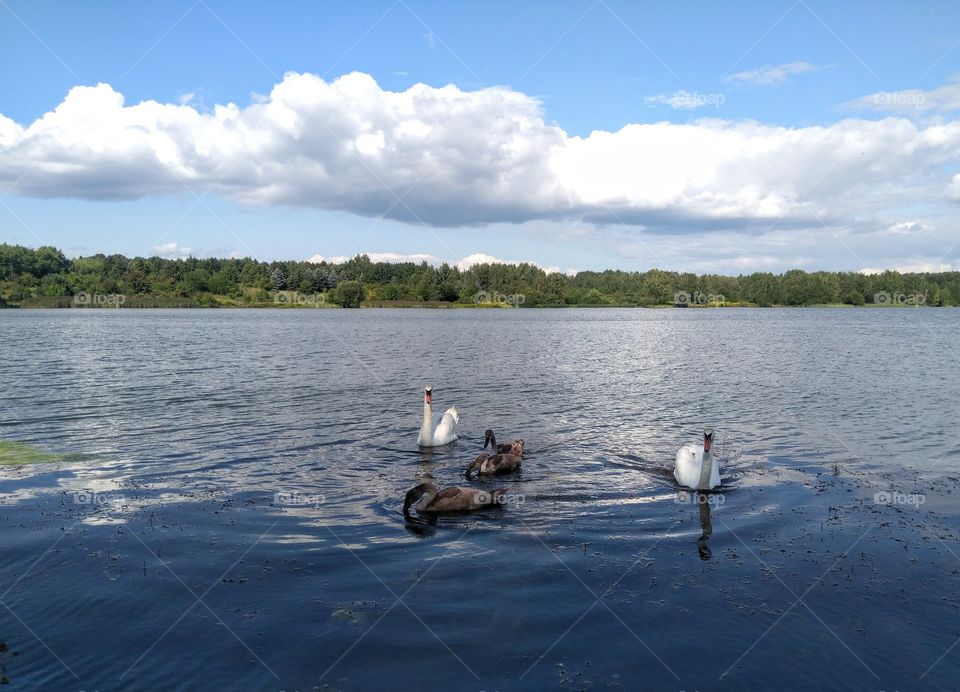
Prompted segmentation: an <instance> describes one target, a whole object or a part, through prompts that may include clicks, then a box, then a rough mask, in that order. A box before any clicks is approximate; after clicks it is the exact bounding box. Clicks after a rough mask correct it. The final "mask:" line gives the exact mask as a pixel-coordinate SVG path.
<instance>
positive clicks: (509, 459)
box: [463, 443, 523, 478]
mask: <svg viewBox="0 0 960 692" xmlns="http://www.w3.org/2000/svg"><path fill="white" fill-rule="evenodd" d="M521 463H523V443H521V444H520V454H494V455H493V456H489V455H487V454H481V455H480V456H478V457H477V458H476V459H474V461H473V463H472V464H470V466H468V467H467V472H466V473H465V474H463V475H464V476H466V477H467V478H470V474H472V473H474V472H476V474H477V475H478V476H499V475H501V474H504V473H511V472H512V471H516V470H517V469H518V468H520V464H521Z"/></svg>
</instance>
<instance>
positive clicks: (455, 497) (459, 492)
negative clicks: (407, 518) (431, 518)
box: [403, 483, 507, 515]
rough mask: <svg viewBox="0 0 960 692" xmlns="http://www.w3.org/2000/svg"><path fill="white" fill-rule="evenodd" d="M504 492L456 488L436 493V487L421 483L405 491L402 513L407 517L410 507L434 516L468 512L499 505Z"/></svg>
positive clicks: (502, 489) (499, 490) (500, 490)
mask: <svg viewBox="0 0 960 692" xmlns="http://www.w3.org/2000/svg"><path fill="white" fill-rule="evenodd" d="M506 492H507V491H506V489H505V488H497V489H496V490H493V491H490V490H478V489H476V488H457V487H453V488H444V489H443V490H440V491H437V486H435V485H434V484H433V483H421V484H420V485H418V486H416V487H414V488H410V490H408V491H407V496H406V497H405V498H404V499H403V513H404V514H405V515H409V514H410V507H413V508H414V509H416V510H417V511H418V512H428V513H434V514H440V513H444V512H470V511H472V510H475V509H483V508H485V507H494V506H496V505H499V504H500V503H501V502H502V500H503V496H504V495H505V494H506Z"/></svg>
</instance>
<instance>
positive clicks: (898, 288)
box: [0, 244, 960, 307]
mask: <svg viewBox="0 0 960 692" xmlns="http://www.w3.org/2000/svg"><path fill="white" fill-rule="evenodd" d="M78 295H88V296H89V295H93V296H102V295H122V296H124V297H125V299H126V300H125V301H124V304H125V306H135V305H144V306H146V305H159V306H162V305H198V306H204V305H209V306H214V305H267V304H304V303H307V304H318V305H320V304H335V305H340V306H345V307H357V306H359V305H360V304H361V303H364V302H365V303H367V304H371V305H390V304H397V305H402V304H408V305H409V304H421V303H430V304H440V305H442V304H451V305H456V304H461V305H474V304H484V305H497V304H502V305H513V306H522V307H536V306H566V305H590V306H602V305H624V306H653V305H675V304H679V305H693V306H696V305H720V304H723V305H757V306H776V305H785V306H792V305H796V306H802V305H823V304H848V305H865V304H885V305H926V306H953V305H960V272H938V273H923V274H920V273H909V274H903V273H898V272H894V271H887V272H883V273H880V274H872V275H865V274H860V273H857V272H822V271H819V272H805V271H802V270H798V269H797V270H790V271H788V272H785V273H783V274H772V273H768V272H758V273H754V274H748V275H740V276H721V275H716V274H700V275H697V274H691V273H681V272H670V271H663V270H660V269H651V270H649V271H646V272H636V271H621V270H606V271H601V272H596V271H583V272H579V273H577V274H575V275H572V276H568V275H566V274H559V273H547V272H545V271H544V270H542V269H540V268H539V267H536V266H533V265H530V264H519V265H511V264H478V265H474V266H472V267H470V268H469V269H466V270H461V269H459V268H457V267H454V266H450V265H448V264H442V265H440V266H432V265H429V264H427V263H426V262H423V263H419V264H418V263H415V262H402V263H397V264H393V263H385V262H372V261H371V260H370V258H369V257H368V256H366V255H357V256H356V257H354V258H353V259H351V260H349V261H347V262H343V263H341V264H329V263H326V262H323V263H319V264H317V263H311V262H304V261H283V262H264V261H260V260H255V259H251V258H244V259H219V258H204V259H200V258H195V257H189V258H184V259H164V258H161V257H147V258H145V257H133V258H128V257H124V256H123V255H103V254H97V255H93V256H90V257H78V258H76V259H69V258H67V257H66V256H64V254H63V252H61V251H60V250H58V249H57V248H54V247H50V246H44V247H39V248H36V249H31V248H28V247H23V246H19V245H8V244H0V304H4V305H8V306H10V305H33V304H69V303H70V302H71V300H70V299H71V298H72V297H76V296H78ZM304 297H310V298H311V300H312V302H311V300H307V299H305V298H304ZM45 301H46V302H45ZM58 301H59V302H58Z"/></svg>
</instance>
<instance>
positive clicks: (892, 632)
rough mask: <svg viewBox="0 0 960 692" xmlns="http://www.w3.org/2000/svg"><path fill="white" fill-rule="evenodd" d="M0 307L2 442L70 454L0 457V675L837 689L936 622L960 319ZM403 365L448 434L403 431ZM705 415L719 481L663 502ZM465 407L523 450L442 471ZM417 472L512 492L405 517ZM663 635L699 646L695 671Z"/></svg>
mask: <svg viewBox="0 0 960 692" xmlns="http://www.w3.org/2000/svg"><path fill="white" fill-rule="evenodd" d="M0 328H2V329H3V335H4V336H3V339H2V340H0V392H2V393H3V399H2V400H0V403H2V405H0V438H2V439H3V440H7V441H13V440H16V441H18V442H21V443H24V444H28V445H31V449H36V450H39V451H40V452H43V453H45V454H49V455H65V456H62V457H59V456H58V457H57V459H58V461H56V462H55V463H52V464H43V465H36V464H28V465H24V466H16V467H3V468H0V528H2V530H3V532H4V533H3V535H4V537H5V546H4V551H5V552H4V564H3V565H0V587H2V589H3V590H7V589H9V593H8V595H7V596H5V597H4V598H3V600H4V603H6V604H8V605H9V607H10V608H11V609H12V610H13V611H14V612H15V613H16V614H17V616H18V617H19V618H22V620H23V622H24V623H27V625H29V628H30V629H29V630H28V629H26V628H25V627H24V625H21V624H20V622H19V621H18V620H17V619H15V618H12V616H10V617H7V616H8V615H9V613H4V612H0V625H2V627H3V631H2V633H3V634H4V637H3V639H4V640H5V641H8V642H10V641H13V636H14V635H16V637H17V639H16V641H17V646H16V649H17V651H18V652H20V653H19V655H18V656H17V657H15V658H13V657H11V656H7V657H6V658H3V657H2V654H0V665H3V666H6V668H7V671H8V672H7V674H9V675H10V678H11V680H14V681H15V682H20V683H22V684H23V685H24V686H25V687H32V688H63V687H84V688H91V689H92V688H104V689H113V688H117V687H121V686H124V687H132V688H138V689H144V688H145V689H155V688H159V687H164V686H169V683H170V681H171V680H176V681H177V682H178V683H179V684H180V685H182V686H184V687H196V686H199V685H201V684H202V685H206V686H210V685H211V684H212V685H213V686H217V687H229V686H239V685H245V686H253V687H256V688H268V689H281V688H287V689H295V688H307V687H314V686H323V685H329V686H330V687H332V688H336V689H364V688H370V687H391V686H395V685H396V684H397V682H396V681H397V680H403V681H404V684H405V686H410V687H418V686H424V685H426V684H431V683H432V682H435V681H436V680H447V679H456V680H461V679H462V680H466V681H467V682H468V684H467V686H468V687H469V686H476V687H484V688H489V689H494V688H497V689H531V688H537V689H542V688H549V687H552V686H556V684H557V679H556V677H557V676H556V670H557V668H556V666H557V665H560V664H562V665H563V667H564V668H563V669H564V671H565V675H566V676H567V677H568V678H570V679H575V680H577V681H578V684H579V685H580V686H582V687H595V688H600V687H606V686H615V685H622V686H630V687H632V688H636V687H638V686H643V687H645V688H655V689H662V688H669V689H676V688H678V687H686V688H698V689H712V688H730V687H740V688H747V687H769V686H771V685H775V684H776V683H775V682H771V681H775V680H778V679H779V678H776V677H774V676H775V675H782V673H783V666H784V665H785V664H784V660H785V658H784V656H783V655H782V654H783V652H785V651H786V652H790V657H789V660H791V661H796V664H795V665H792V666H791V668H790V670H789V671H788V672H789V674H790V676H791V677H790V679H791V681H792V683H793V684H795V685H796V686H798V687H813V686H816V685H818V684H820V677H819V672H818V671H819V670H821V669H823V668H824V667H829V668H830V670H831V671H834V682H835V683H836V685H837V686H838V687H845V688H851V689H856V688H859V687H861V686H862V683H863V681H864V679H866V680H868V681H869V682H870V684H871V685H873V686H874V687H880V686H887V687H900V688H913V687H916V686H917V679H918V678H919V676H920V675H921V674H922V673H923V672H924V671H923V670H919V671H918V670H914V669H913V668H916V667H923V668H925V667H926V666H929V665H930V664H932V663H933V662H934V661H935V660H936V659H937V657H938V656H940V655H941V654H943V652H944V651H945V650H946V649H947V647H948V646H949V645H950V643H951V642H952V641H953V640H954V639H955V638H956V637H957V636H960V631H957V632H954V631H953V629H952V628H951V627H952V626H950V625H949V624H948V625H947V626H946V627H945V628H944V627H938V626H933V624H932V623H934V622H936V621H937V620H938V619H939V620H942V618H935V617H934V616H933V615H931V609H932V608H933V607H934V605H933V604H937V607H945V606H941V605H940V604H943V603H948V604H949V603H956V602H958V601H960V594H958V593H957V590H958V584H957V580H956V579H954V577H953V576H950V575H953V574H954V570H955V568H956V565H955V563H954V560H953V558H952V556H950V554H949V552H946V551H945V550H944V548H943V546H942V545H941V544H940V541H943V542H950V541H954V540H956V535H957V534H956V528H957V527H956V518H955V517H954V516H952V515H951V514H949V513H951V512H956V507H955V503H953V502H952V501H951V499H952V497H953V496H954V494H955V493H956V492H957V491H958V488H957V487H956V485H957V482H956V481H955V480H951V478H954V479H955V478H956V477H957V475H958V471H960V450H958V448H957V447H956V446H955V440H954V439H953V437H954V436H953V433H952V429H953V421H954V419H955V414H956V401H955V396H956V388H957V383H956V378H955V376H954V375H953V371H952V370H949V369H947V368H945V367H944V363H945V362H949V361H947V358H948V356H945V355H944V354H949V353H951V352H952V351H951V349H953V348H954V347H955V344H956V343H957V342H958V337H960V311H953V310H850V311H841V310H686V311H672V310H495V311H466V310H464V311H420V310H406V311H376V310H365V311H334V310H330V311H273V310H262V311H260V310H258V311H187V310H183V311H167V310H156V311H154V310H151V311H111V312H106V311H2V312H0ZM490 334H509V342H508V346H506V347H505V346H503V344H502V343H495V344H491V343H490V340H489V339H488V338H486V337H487V336H488V335H490ZM852 335H855V338H853V336H852ZM918 338H920V339H922V343H923V348H920V349H918V348H917V347H916V344H917V339H918ZM427 382H430V383H432V384H434V385H435V387H436V394H435V399H434V406H435V408H437V409H438V410H443V409H446V408H447V407H448V406H449V405H451V404H456V405H457V407H458V409H459V410H460V411H461V413H462V420H461V424H460V426H459V429H458V433H459V435H460V438H461V439H460V440H459V441H458V442H455V443H453V444H451V445H448V446H446V447H439V448H433V449H423V450H421V449H418V448H417V446H416V437H417V431H418V429H419V425H420V416H421V414H422V403H421V401H422V398H421V397H422V387H423V385H424V384H425V383H427ZM705 427H713V428H714V429H715V430H716V431H717V432H716V440H715V449H717V450H718V457H719V459H720V463H721V468H722V476H723V488H722V489H721V490H722V491H723V492H722V493H719V494H714V493H711V494H709V495H706V496H705V497H706V498H707V500H708V501H707V502H698V503H697V504H696V506H694V504H693V503H681V502H678V501H677V488H676V486H675V484H674V482H673V479H672V470H673V469H672V464H673V459H674V455H675V452H676V449H677V448H678V447H679V446H680V445H681V444H683V443H686V442H696V441H697V439H698V437H699V435H700V433H701V431H702V430H703V429H704V428H705ZM487 428H493V429H494V430H496V431H498V433H499V434H500V436H501V437H502V438H503V440H512V439H516V438H523V439H524V440H525V442H526V447H525V454H524V460H523V470H522V472H518V473H515V474H511V475H509V476H503V477H499V478H497V479H492V480H479V481H464V479H463V471H464V469H465V468H466V467H467V465H468V464H469V462H470V461H472V460H473V459H474V458H475V457H476V455H477V454H478V453H479V452H480V451H482V446H483V439H484V431H485V430H486V429H487ZM934 462H935V463H934ZM425 481H430V482H433V483H436V484H437V485H439V486H441V487H443V486H448V485H452V484H466V483H471V484H476V485H478V486H480V487H487V488H491V489H492V488H494V487H504V488H506V489H507V491H508V492H509V493H510V494H511V495H514V496H517V497H522V498H523V502H517V503H512V504H510V505H509V506H506V507H502V508H498V509H495V510H491V511H485V512H477V513H472V514H465V515H457V516H441V517H413V518H405V517H404V516H403V514H402V512H401V506H402V503H403V497H404V494H405V493H406V491H407V490H408V489H409V488H411V487H413V486H414V485H417V484H418V483H421V482H425ZM878 491H884V492H887V493H888V494H889V496H890V497H898V495H894V494H893V492H894V491H899V492H900V493H901V495H902V496H905V497H913V496H916V494H917V493H921V494H925V497H926V501H925V502H924V503H923V505H922V507H921V506H919V503H915V504H914V505H912V506H909V507H906V506H893V505H892V504H887V505H884V506H879V505H877V504H876V503H874V502H873V497H874V494H875V493H876V492H878ZM696 496H697V497H702V496H700V495H696ZM711 498H714V499H716V500H717V501H716V502H714V503H712V504H714V506H713V507H711V506H710V505H711V502H709V500H710V499H711ZM719 498H722V500H723V502H722V504H721V503H720V502H719ZM938 498H942V499H943V501H938ZM934 510H936V511H934ZM865 532H867V533H865ZM858 539H859V542H857V543H855V541H858ZM694 545H696V546H697V551H696V553H694V551H693V546H694ZM851 545H854V548H855V549H851V548H850V546H851ZM51 546H54V547H53V548H51ZM770 575H777V576H778V577H779V578H780V579H782V580H783V582H784V583H786V584H788V585H789V587H790V588H791V589H793V590H794V591H796V593H803V592H804V591H806V590H807V588H808V587H809V586H810V585H811V584H812V583H817V584H819V586H817V587H816V588H815V589H813V590H811V591H810V592H809V595H808V596H807V597H806V598H805V601H806V602H808V603H809V606H810V608H811V609H812V610H813V611H814V612H815V613H816V614H817V616H818V617H820V618H822V619H823V621H824V622H826V623H827V624H828V625H829V627H830V629H831V630H832V631H833V633H834V634H835V635H836V636H838V637H840V638H842V639H843V641H844V643H845V645H846V646H839V645H837V640H836V638H835V636H834V634H831V633H830V632H828V631H826V630H825V629H824V628H823V627H822V625H821V623H820V622H818V621H817V619H816V618H813V617H810V618H807V619H804V618H805V617H806V616H805V615H804V613H802V612H800V609H799V608H797V609H794V611H792V612H791V613H790V614H789V616H786V615H784V613H785V612H786V611H787V609H788V608H789V607H790V604H791V603H792V601H793V598H792V597H791V594H790V593H789V592H788V591H786V590H785V589H784V588H783V586H782V584H781V583H780V582H779V581H778V580H777V579H772V578H770ZM818 579H819V580H821V581H817V580H818ZM921 582H922V583H923V584H924V585H925V586H924V589H913V588H912V587H911V585H915V584H917V583H921ZM208 587H209V591H208V595H207V596H205V597H204V603H205V604H206V605H208V606H209V610H207V609H205V608H204V607H202V606H200V605H198V604H197V603H196V597H195V596H194V594H196V595H200V594H203V593H204V592H205V591H207V590H208ZM921 591H922V592H923V593H922V595H921V593H920V592H921ZM191 592H193V593H191ZM398 597H402V598H403V601H402V603H401V602H400V601H398V600H397V598H398ZM597 597H602V603H603V604H604V605H605V606H607V607H608V608H609V611H608V610H607V608H604V607H601V606H598V604H597ZM144 604H149V607H145V605H144ZM191 606H193V609H192V610H188V609H190V608H191ZM405 606H408V607H409V608H410V609H411V610H412V611H413V612H415V613H416V615H417V617H418V618H419V619H421V620H422V623H423V624H421V623H420V622H417V621H416V619H414V620H413V621H411V616H410V614H409V611H407V609H406V607H405ZM184 611H187V613H186V614H185V615H184ZM611 612H612V613H614V614H616V617H614V616H613V615H612V614H611ZM841 612H842V613H846V614H847V615H845V616H844V617H843V618H839V617H837V616H836V613H841ZM689 613H695V614H696V615H697V621H696V625H695V626H694V625H693V624H692V621H691V620H690V618H689V616H688V614H689ZM214 614H215V616H214ZM782 615H783V616H784V621H783V623H784V624H783V625H778V626H776V627H773V626H774V623H775V622H776V620H777V618H778V617H780V616H782ZM181 616H182V617H181ZM581 616H582V617H581ZM178 618H181V619H179V620H178ZM218 618H220V619H222V621H223V624H220V622H219V621H218ZM578 618H580V619H579V620H578ZM618 618H619V620H618ZM904 622H911V623H914V624H913V625H911V626H912V627H913V629H912V630H911V637H909V638H907V641H904V638H903V637H902V636H901V635H902V627H903V623H904ZM224 625H226V627H224ZM771 627H772V629H771ZM768 629H770V633H769V634H768V635H767V636H765V637H764V638H763V641H762V642H760V643H759V644H757V645H756V646H755V648H752V649H750V648H749V647H750V646H751V644H754V643H755V642H756V641H757V639H758V637H760V636H761V635H762V634H763V633H764V632H765V631H766V630H768ZM168 630H169V634H167V635H166V636H164V637H162V638H161V635H163V633H164V632H165V631H168ZM31 631H33V632H35V633H36V634H37V635H39V636H41V637H42V638H43V640H44V644H45V645H46V646H49V650H48V649H47V648H46V646H44V645H41V644H40V643H39V642H38V641H37V639H36V638H34V636H33V635H32V634H31ZM103 631H109V632H111V636H112V643H111V647H110V648H109V650H108V651H104V649H103V647H102V646H98V645H97V643H96V638H92V637H90V632H103ZM7 632H10V633H13V634H11V635H10V636H9V637H8V636H7V634H6V633H7ZM651 632H655V636H652V635H651ZM694 634H695V635H696V639H697V641H699V640H700V638H702V637H707V638H708V640H709V641H712V642H715V645H714V646H712V647H711V650H710V651H709V652H706V653H705V654H704V656H703V657H702V660H700V661H699V663H698V666H697V667H696V669H694V670H690V669H689V666H685V665H684V664H683V662H684V661H686V660H689V652H690V648H691V642H692V641H693V637H694ZM951 637H952V638H951ZM638 638H641V639H642V640H643V641H644V642H645V643H646V645H647V646H648V647H649V648H645V647H644V646H641V645H640V644H639V643H638ZM158 639H159V641H158ZM945 639H949V641H944V640H945ZM358 640H359V643H357V642H358ZM196 642H202V643H203V651H202V655H197V650H196ZM478 642H483V645H482V646H478ZM152 645H153V646H152ZM151 646H152V648H151ZM748 649H749V651H750V653H749V654H748V655H746V656H744V657H743V658H742V659H740V660H739V662H737V661H738V657H740V656H741V654H743V653H744V651H747V650H748ZM50 650H52V651H55V652H56V654H57V656H58V657H59V658H60V659H61V660H62V662H63V663H64V664H65V665H62V664H61V663H60V662H59V661H58V659H57V658H56V657H54V656H52V655H51V654H50ZM850 651H853V652H855V654H856V656H853V655H851V653H850ZM145 652H146V653H145ZM903 660H909V661H916V662H917V663H916V664H915V665H914V664H911V665H905V664H904V665H900V664H898V663H897V661H903ZM734 662H737V663H736V665H735V666H734V667H733V668H732V669H731V670H729V671H728V672H727V673H726V676H725V677H724V678H723V680H722V681H721V679H720V676H721V674H723V673H724V671H727V669H728V668H730V666H731V665H733V664H734ZM921 662H925V665H923V666H921ZM958 663H960V661H958V660H957V658H956V657H953V656H946V657H944V658H943V660H942V661H941V662H940V663H939V664H938V665H937V667H936V668H934V669H933V671H932V672H931V673H930V674H929V675H928V676H927V677H926V678H924V684H927V683H929V684H931V685H933V686H934V687H935V686H937V685H940V686H942V687H949V686H950V684H952V680H953V679H954V677H955V675H956V674H957V673H958V672H960V665H958ZM864 664H865V665H866V666H868V667H869V668H870V669H871V670H873V671H875V672H876V675H877V678H879V680H880V682H877V678H875V677H874V676H873V675H872V674H871V673H869V672H867V671H866V669H865V667H864ZM128 669H129V673H127V674H126V675H124V672H125V671H127V670H128ZM71 671H73V672H71ZM74 673H75V674H76V677H74ZM121 675H124V677H123V679H122V680H121V679H120V677H121ZM475 681H478V682H475Z"/></svg>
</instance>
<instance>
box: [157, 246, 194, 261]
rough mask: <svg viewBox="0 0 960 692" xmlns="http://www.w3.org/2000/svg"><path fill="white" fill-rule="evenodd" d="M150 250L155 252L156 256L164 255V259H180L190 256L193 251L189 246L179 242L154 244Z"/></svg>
mask: <svg viewBox="0 0 960 692" xmlns="http://www.w3.org/2000/svg"><path fill="white" fill-rule="evenodd" d="M150 252H151V253H153V256H154V257H163V258H164V259H180V258H186V257H190V255H191V254H192V253H193V250H191V249H190V248H188V247H183V246H182V245H180V244H179V243H176V242H174V243H163V244H162V245H154V246H153V247H152V248H150Z"/></svg>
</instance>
